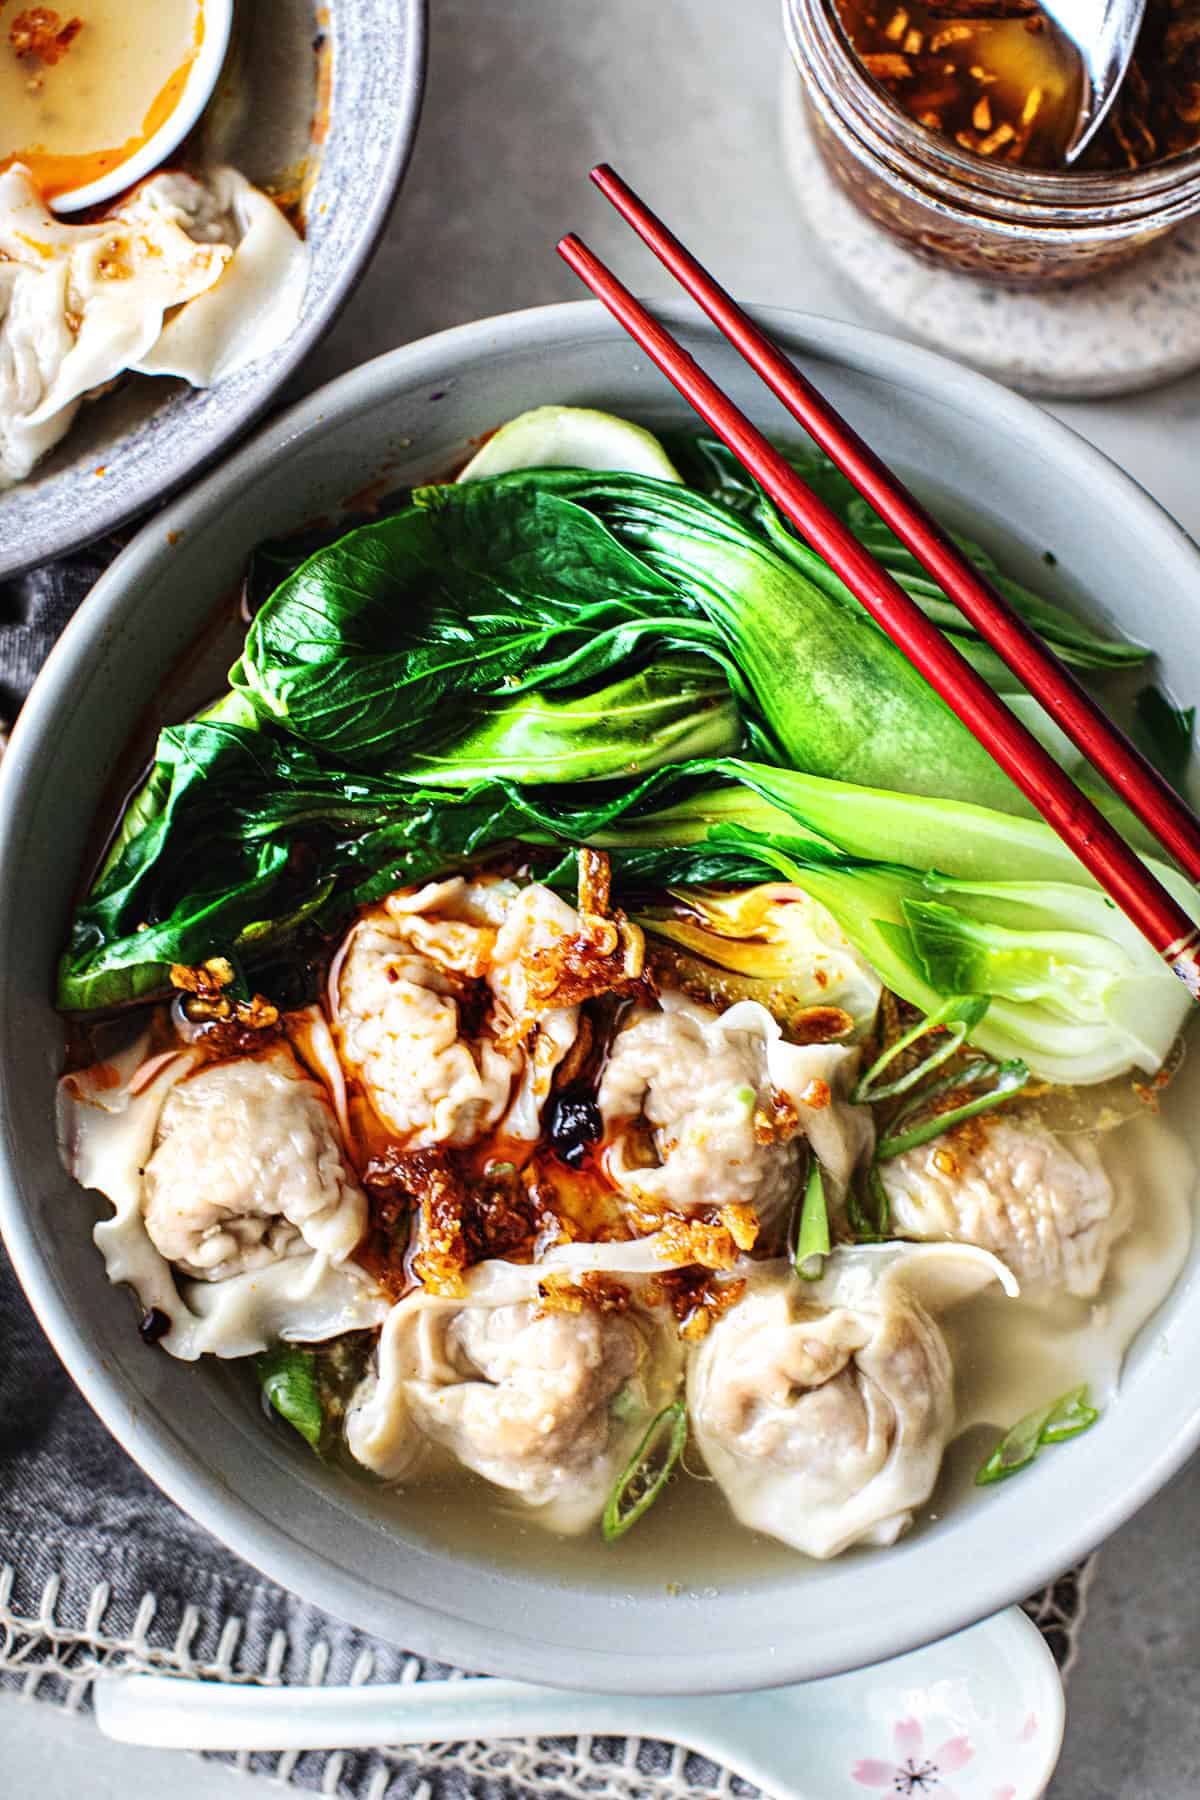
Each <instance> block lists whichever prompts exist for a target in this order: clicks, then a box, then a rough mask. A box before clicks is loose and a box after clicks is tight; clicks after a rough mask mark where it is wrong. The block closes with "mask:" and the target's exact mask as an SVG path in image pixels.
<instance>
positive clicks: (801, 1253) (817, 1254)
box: [792, 1156, 829, 1281]
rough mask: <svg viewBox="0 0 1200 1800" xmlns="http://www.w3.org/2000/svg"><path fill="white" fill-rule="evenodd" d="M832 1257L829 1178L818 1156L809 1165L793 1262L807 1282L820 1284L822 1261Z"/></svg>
mask: <svg viewBox="0 0 1200 1800" xmlns="http://www.w3.org/2000/svg"><path fill="white" fill-rule="evenodd" d="M828 1255H829V1208H828V1206H827V1205H826V1202H825V1178H824V1176H823V1175H822V1173H821V1165H820V1163H819V1162H818V1161H817V1159H816V1157H815V1156H814V1157H813V1159H812V1161H811V1162H810V1163H809V1165H808V1180H807V1181H806V1182H805V1184H804V1198H803V1200H802V1201H801V1203H800V1228H799V1230H798V1231H797V1233H796V1251H795V1255H794V1256H793V1258H792V1261H793V1262H794V1264H795V1268H796V1273H797V1275H799V1276H800V1277H801V1279H802V1280H803V1281H818V1280H819V1279H820V1275H821V1268H822V1259H823V1258H824V1257H826V1256H828Z"/></svg>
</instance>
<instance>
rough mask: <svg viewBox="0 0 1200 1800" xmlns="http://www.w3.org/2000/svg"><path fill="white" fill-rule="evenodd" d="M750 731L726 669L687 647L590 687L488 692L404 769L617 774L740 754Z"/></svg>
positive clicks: (474, 776) (552, 779)
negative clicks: (511, 695)
mask: <svg viewBox="0 0 1200 1800" xmlns="http://www.w3.org/2000/svg"><path fill="white" fill-rule="evenodd" d="M746 737H747V731H746V729H745V727H744V726H743V724H742V721H741V717H740V714H739V711H738V705H737V702H736V701H735V700H734V698H733V695H732V694H731V693H730V691H729V683H728V681H727V680H726V679H725V676H724V675H723V674H722V673H721V670H720V669H719V668H718V667H717V666H716V665H715V664H714V663H712V662H710V661H707V660H706V659H705V658H704V657H701V656H695V655H687V656H685V655H682V654H677V655H675V656H666V657H662V658H660V660H658V661H657V662H653V663H650V664H649V665H647V666H646V667H645V668H642V669H638V670H637V671H636V672H635V673H634V674H631V675H623V676H618V677H616V678H615V679H613V680H611V681H606V682H605V683H604V684H603V685H602V686H600V687H593V688H589V689H588V690H587V691H585V692H584V693H571V694H563V695H560V694H558V693H544V692H541V691H537V692H533V693H524V694H520V695H518V696H517V697H516V698H515V699H488V700H483V701H480V702H478V703H476V706H475V708H474V709H473V711H472V712H471V713H470V714H469V722H468V723H467V724H466V725H465V726H464V728H463V729H462V730H461V731H459V732H456V733H455V735H454V736H453V738H450V739H448V740H447V741H444V742H442V743H440V744H438V745H437V746H436V748H434V749H432V750H430V749H426V748H424V746H422V747H420V748H418V749H414V750H412V751H411V752H410V753H409V757H408V760H407V762H406V763H405V765H404V767H403V769H402V770H401V771H400V773H402V774H404V775H411V777H412V779H413V780H415V781H419V782H421V783H423V784H424V785H425V786H427V787H429V786H434V785H437V786H446V787H470V786H471V785H472V784H473V783H474V782H478V781H487V780H490V779H492V778H493V777H496V776H499V777H501V778H503V779H504V780H508V781H520V782H529V783H538V784H543V785H546V784H551V783H553V784H555V785H561V784H564V783H567V782H575V781H615V780H621V779H623V778H626V779H627V778H628V777H629V776H630V775H631V774H638V773H641V774H648V773H650V771H651V770H653V769H658V768H662V767H663V766H664V765H665V764H667V763H672V762H686V761H688V760H689V759H690V758H694V757H705V756H723V755H726V754H731V753H735V752H736V751H737V750H739V749H740V748H741V747H742V745H743V742H744V741H745V739H746Z"/></svg>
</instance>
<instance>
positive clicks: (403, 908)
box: [330, 882, 520, 1146]
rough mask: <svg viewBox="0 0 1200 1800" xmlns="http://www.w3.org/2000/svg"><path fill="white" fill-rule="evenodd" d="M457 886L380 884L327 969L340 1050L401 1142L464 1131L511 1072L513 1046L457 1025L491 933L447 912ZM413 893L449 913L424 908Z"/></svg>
mask: <svg viewBox="0 0 1200 1800" xmlns="http://www.w3.org/2000/svg"><path fill="white" fill-rule="evenodd" d="M447 890H449V891H447ZM465 896H466V884H465V883H463V882H458V883H457V884H454V883H446V882H443V883H439V884H438V885H437V886H436V887H431V888H427V889H422V890H420V892H419V893H418V894H416V895H392V896H391V897H390V898H389V899H388V900H387V901H386V902H385V904H384V905H383V906H381V907H375V908H373V909H372V910H371V911H370V912H369V913H367V914H366V915H365V916H364V917H363V918H362V919H360V921H359V922H358V924H357V925H356V926H355V927H354V928H353V930H352V931H351V933H350V935H349V937H348V938H347V940H346V942H345V944H344V945H343V947H342V950H341V951H340V952H339V954H338V956H337V958H336V959H335V961H334V965H333V969H332V971H331V973H330V996H331V1002H332V1011H333V1017H334V1023H335V1024H336V1026H337V1027H338V1030H339V1032H340V1035H341V1052H342V1060H343V1061H344V1062H345V1064H346V1066H347V1068H349V1069H350V1070H351V1071H352V1072H353V1073H354V1074H356V1075H357V1076H358V1077H359V1079H360V1080H361V1081H362V1084H363V1086H364V1088H365V1089H366V1092H367V1096H368V1098H369V1099H370V1101H371V1104H372V1106H373V1107H374V1108H375V1111H376V1112H377V1113H378V1114H379V1117H380V1118H381V1119H382V1120H383V1122H384V1123H385V1125H388V1126H389V1127H390V1128H391V1129H392V1130H393V1131H395V1132H396V1133H397V1134H398V1135H399V1136H400V1137H402V1138H403V1139H405V1141H406V1142H408V1143H409V1144H411V1145H413V1146H422V1145H431V1144H450V1145H464V1144H470V1143H474V1142H475V1140H476V1139H477V1138H479V1137H482V1136H483V1134H484V1133H485V1132H487V1131H490V1130H491V1129H492V1128H493V1126H495V1125H496V1124H497V1123H498V1122H499V1120H500V1118H501V1117H502V1115H503V1114H504V1112H505V1110H506V1108H507V1106H508V1101H509V1094H510V1092H511V1089H512V1085H513V1080H514V1077H515V1076H517V1075H518V1074H519V1073H520V1056H519V1052H517V1051H515V1050H511V1051H510V1050H509V1049H507V1048H506V1047H504V1046H502V1045H501V1044H499V1043H498V1042H497V1040H496V1037H495V1034H494V1033H493V1032H492V1031H491V1030H490V1029H488V1028H487V1027H486V1026H485V1027H484V1028H483V1029H482V1030H481V1031H480V1033H479V1035H478V1036H476V1037H472V1038H467V1037H463V1036H462V1035H460V1029H459V1025H460V1006H461V1005H462V1004H463V1003H464V1002H465V1001H466V999H467V998H468V996H469V994H470V993H471V991H472V990H471V986H470V984H471V983H475V984H479V983H480V982H481V981H482V979H483V977H484V976H485V975H486V973H487V971H488V969H489V968H490V966H491V960H492V952H493V949H494V947H495V941H496V927H495V926H494V925H490V924H486V923H477V922H476V921H475V920H474V919H473V918H472V917H470V916H466V917H463V916H459V917H454V916H453V913H454V910H455V909H454V905H453V903H454V902H455V901H458V902H462V901H463V900H464V898H465ZM418 902H421V904H422V906H428V907H429V909H430V914H431V915H432V913H433V909H434V908H435V907H438V906H439V905H440V906H441V907H444V908H446V909H447V910H448V911H449V913H450V916H448V917H436V916H427V914H426V912H425V911H424V910H421V909H419V908H418V904H417V903H418ZM458 910H459V911H460V913H461V912H462V911H463V910H467V911H468V913H469V910H470V909H469V907H468V908H466V909H464V908H463V907H462V906H461V905H460V907H459V908H458Z"/></svg>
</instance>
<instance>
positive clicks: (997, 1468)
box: [975, 1383, 1100, 1487]
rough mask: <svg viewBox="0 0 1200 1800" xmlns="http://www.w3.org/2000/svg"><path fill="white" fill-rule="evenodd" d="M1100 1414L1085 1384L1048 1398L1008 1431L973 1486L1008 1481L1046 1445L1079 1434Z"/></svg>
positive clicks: (980, 1471)
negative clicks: (1056, 1396) (1043, 1404)
mask: <svg viewBox="0 0 1200 1800" xmlns="http://www.w3.org/2000/svg"><path fill="white" fill-rule="evenodd" d="M1099 1417H1100V1414H1099V1411H1098V1410H1097V1408H1096V1407H1094V1406H1092V1405H1090V1404H1089V1401H1088V1390H1087V1385H1086V1383H1085V1384H1084V1385H1083V1386H1082V1387H1077V1388H1072V1389H1071V1391H1070V1393H1067V1394H1063V1395H1062V1396H1061V1397H1060V1398H1059V1399H1057V1400H1053V1401H1051V1403H1050V1405H1049V1406H1043V1407H1040V1408H1039V1409H1038V1411H1037V1412H1031V1413H1027V1414H1026V1415H1025V1417H1024V1418H1023V1419H1018V1420H1017V1423H1016V1424H1015V1425H1014V1426H1013V1428H1012V1430H1011V1431H1007V1432H1006V1433H1005V1434H1004V1436H1003V1437H1002V1438H1001V1439H1000V1442H999V1443H998V1444H997V1445H996V1448H995V1449H994V1450H993V1451H992V1454H991V1455H990V1456H989V1457H988V1459H987V1461H986V1462H985V1463H984V1464H983V1466H982V1468H981V1469H980V1470H979V1473H978V1474H977V1475H976V1477H975V1485H976V1487H988V1486H990V1485H991V1483H992V1482H994V1481H1007V1479H1008V1477H1009V1476H1010V1475H1015V1474H1016V1473H1017V1471H1018V1469H1024V1468H1027V1467H1028V1466H1029V1464H1030V1463H1031V1462H1032V1461H1033V1459H1034V1457H1035V1456H1036V1455H1037V1454H1038V1451H1039V1450H1041V1449H1042V1448H1043V1447H1044V1446H1045V1445H1046V1444H1061V1443H1064V1442H1065V1441H1066V1439H1067V1438H1073V1437H1078V1436H1079V1433H1080V1432H1081V1431H1086V1430H1087V1429H1088V1427H1089V1426H1091V1425H1094V1424H1095V1423H1096V1420H1097V1419H1098V1418H1099Z"/></svg>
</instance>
